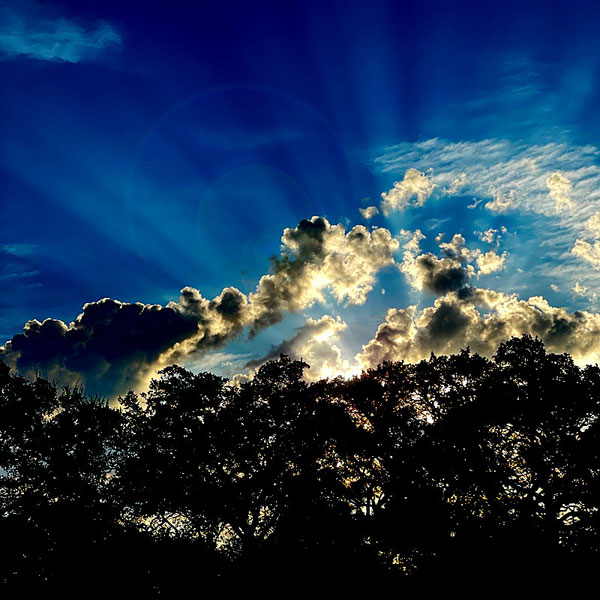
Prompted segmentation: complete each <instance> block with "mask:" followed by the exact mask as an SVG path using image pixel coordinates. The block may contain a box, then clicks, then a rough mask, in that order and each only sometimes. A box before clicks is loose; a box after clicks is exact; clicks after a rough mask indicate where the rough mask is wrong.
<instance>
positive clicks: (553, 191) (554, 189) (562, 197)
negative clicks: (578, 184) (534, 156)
mask: <svg viewBox="0 0 600 600" xmlns="http://www.w3.org/2000/svg"><path fill="white" fill-rule="evenodd" d="M546 185H547V186H548V191H549V193H550V197H551V198H552V199H553V200H554V201H555V202H556V212H557V213H559V212H561V211H562V210H563V207H566V208H569V209H572V208H573V201H572V200H571V198H570V197H569V195H570V193H571V189H572V187H573V186H572V185H571V182H570V181H569V179H568V178H567V177H565V175H564V174H563V173H561V172H560V171H555V172H554V173H552V175H550V176H549V177H548V179H546Z"/></svg>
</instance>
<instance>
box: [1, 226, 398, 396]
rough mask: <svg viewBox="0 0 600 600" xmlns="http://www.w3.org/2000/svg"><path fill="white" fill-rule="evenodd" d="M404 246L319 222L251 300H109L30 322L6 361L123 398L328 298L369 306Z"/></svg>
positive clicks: (240, 296) (191, 293)
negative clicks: (68, 319)
mask: <svg viewBox="0 0 600 600" xmlns="http://www.w3.org/2000/svg"><path fill="white" fill-rule="evenodd" d="M398 246H399V243H398V241H397V240H395V239H393V238H392V236H391V234H390V232H389V231H388V230H387V229H380V228H374V229H373V230H372V231H369V230H367V229H366V228H365V227H363V226H362V225H357V226H356V227H354V228H352V229H351V230H350V231H349V232H347V233H346V230H345V228H344V227H343V226H342V225H331V224H330V223H329V222H328V221H327V220H326V219H323V218H321V217H313V218H312V219H310V220H303V221H301V222H300V223H299V225H298V226H297V227H296V228H288V229H285V230H284V232H283V236H282V249H281V253H280V255H279V256H278V257H276V258H273V259H272V273H269V274H267V275H264V276H263V277H262V278H261V279H260V281H259V282H258V285H257V287H256V290H255V291H254V292H253V293H251V294H249V295H246V294H244V293H242V292H241V291H240V290H238V289H236V288H234V287H227V288H225V289H224V290H223V291H222V292H221V294H219V295H218V296H216V297H215V298H213V299H212V300H209V299H207V298H205V297H203V296H202V294H201V293H200V292H199V291H198V290H197V289H195V288H192V287H185V288H183V290H182V291H181V295H180V298H179V300H178V301H177V302H170V303H169V304H167V306H159V305H148V304H142V303H135V304H130V303H124V302H119V301H118V300H111V299H109V298H105V299H103V300H99V301H98V302H91V303H88V304H86V305H84V307H83V312H82V313H81V314H80V315H79V316H78V317H77V318H76V319H75V321H73V322H72V323H70V324H66V323H64V322H63V321H60V320H57V319H46V320H45V321H43V322H41V323H40V322H39V321H37V320H32V321H29V322H28V323H26V325H25V327H24V329H23V332H22V333H21V334H18V335H15V336H13V338H12V339H11V340H10V341H8V342H7V343H6V344H5V345H4V346H2V347H0V358H2V359H3V360H5V361H6V362H7V363H8V364H10V365H11V366H13V367H15V368H16V369H17V370H18V371H20V372H21V373H23V374H25V375H29V376H33V375H34V374H35V373H36V372H38V371H39V372H41V373H42V374H43V375H44V376H45V377H50V378H54V379H56V380H58V381H59V382H60V383H69V384H73V383H77V384H82V385H85V386H86V388H87V389H88V391H92V392H97V391H101V392H103V393H118V392H122V391H124V390H126V389H127V388H128V387H134V388H135V387H137V386H138V385H140V384H142V383H143V382H145V381H146V380H147V378H148V376H149V375H151V374H153V373H154V371H155V370H156V369H157V368H160V367H162V366H166V365H168V364H172V363H174V362H186V361H190V360H195V359H197V358H198V357H200V356H202V355H203V354H205V353H206V352H209V351H213V350H215V349H218V348H220V347H222V346H224V345H225V344H227V342H229V341H230V340H232V339H235V338H237V337H239V336H240V335H241V334H242V333H243V332H244V330H246V329H247V330H248V331H249V332H250V334H251V335H255V334H256V333H258V332H259V331H260V330H262V329H263V328H265V327H268V326H270V325H273V324H275V323H278V322H279V321H281V320H282V319H283V318H284V316H285V314H286V313H288V312H297V311H300V310H303V309H305V308H307V307H310V306H312V305H313V304H314V303H315V302H317V301H319V302H325V300H326V297H325V292H326V291H329V293H331V295H332V296H333V298H334V299H335V300H336V301H337V302H346V303H347V304H362V303H364V302H365V300H366V296H367V294H368V293H369V292H370V291H371V289H372V287H373V285H374V283H375V277H376V275H377V272H378V271H379V270H380V269H382V268H383V267H385V266H387V265H391V264H393V263H394V259H393V252H394V251H395V250H396V249H397V248H398ZM315 352H316V351H315Z"/></svg>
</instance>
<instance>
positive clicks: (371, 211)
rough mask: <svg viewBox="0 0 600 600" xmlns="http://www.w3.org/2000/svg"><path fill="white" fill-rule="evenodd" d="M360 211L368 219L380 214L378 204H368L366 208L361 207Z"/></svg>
mask: <svg viewBox="0 0 600 600" xmlns="http://www.w3.org/2000/svg"><path fill="white" fill-rule="evenodd" d="M358 212H360V214H361V215H362V218H363V219H366V220H367V221H368V220H370V219H372V218H373V217H374V216H375V215H378V214H379V209H378V208H377V207H376V206H367V207H366V208H359V209H358Z"/></svg>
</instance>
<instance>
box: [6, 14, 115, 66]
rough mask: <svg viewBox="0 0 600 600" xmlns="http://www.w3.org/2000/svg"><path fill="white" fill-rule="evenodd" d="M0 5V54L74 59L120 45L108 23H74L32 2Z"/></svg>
mask: <svg viewBox="0 0 600 600" xmlns="http://www.w3.org/2000/svg"><path fill="white" fill-rule="evenodd" d="M17 6H18V9H16V8H14V7H12V6H10V5H9V6H2V7H0V23H1V24H0V57H3V58H4V59H8V58H15V57H19V56H24V57H27V58H33V59H37V60H46V61H58V62H69V63H77V62H81V61H89V60H94V59H95V58H97V57H98V56H99V55H100V54H101V53H102V52H104V51H106V50H107V49H108V48H111V47H117V46H120V45H121V43H122V39H121V36H120V35H119V34H118V33H117V31H116V30H115V29H114V28H113V27H112V26H111V25H109V24H108V23H106V22H104V21H98V22H96V23H94V24H78V23H76V22H75V21H74V20H70V19H66V18H64V17H51V16H48V15H47V14H45V13H47V11H45V10H44V9H43V7H42V5H38V4H35V3H33V2H22V3H19V4H17Z"/></svg>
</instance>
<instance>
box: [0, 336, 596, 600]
mask: <svg viewBox="0 0 600 600" xmlns="http://www.w3.org/2000/svg"><path fill="white" fill-rule="evenodd" d="M307 366H308V365H306V364H305V363H303V362H301V361H294V360H291V359H290V358H288V357H285V356H281V357H280V358H279V359H277V360H274V361H270V362H269V363H267V364H265V365H264V366H263V367H261V368H260V369H259V371H258V372H257V374H256V375H255V377H254V378H253V379H252V380H250V381H247V382H245V383H242V384H241V385H238V386H236V385H232V384H231V383H230V382H228V381H227V380H225V379H223V378H220V377H217V376H215V375H212V374H210V373H200V374H197V375H195V374H193V373H190V372H189V371H186V370H185V369H182V368H181V367H177V366H173V367H168V368H167V369H164V370H163V371H161V373H160V376H159V378H158V379H155V380H153V381H152V382H151V384H150V387H149V390H148V391H147V392H146V393H143V394H141V395H137V394H135V393H134V392H129V393H128V394H127V395H126V396H125V397H122V398H120V399H119V402H118V403H117V404H115V405H114V406H111V405H110V404H109V403H108V402H107V401H105V400H102V399H99V398H89V397H86V396H85V395H84V394H83V391H82V390H81V389H78V388H74V389H69V388H64V389H62V390H58V389H57V388H56V386H55V385H54V384H52V383H50V382H48V381H45V380H42V379H37V380H35V381H28V380H26V379H24V378H22V377H20V376H19V375H16V374H14V373H11V372H10V371H9V369H8V368H7V367H6V366H5V365H3V364H0V514H1V521H0V523H1V527H2V533H3V539H4V540H5V543H4V544H3V548H2V560H1V561H0V582H1V583H2V585H3V587H4V589H6V590H8V591H13V592H16V590H18V591H19V593H20V594H22V592H23V590H26V589H29V590H32V589H33V590H37V589H39V590H42V589H44V590H45V589H56V590H61V592H62V593H63V595H64V594H65V592H68V590H69V589H72V590H75V589H77V586H80V585H89V581H94V582H95V584H94V585H95V588H96V590H98V591H99V590H102V589H104V588H105V590H106V592H109V591H110V589H111V582H113V583H114V581H115V580H118V581H119V582H120V583H119V585H120V589H121V590H125V591H127V590H131V591H135V593H136V594H139V593H140V592H143V593H144V594H146V595H148V596H150V597H154V596H158V595H167V596H171V595H174V594H176V593H182V592H183V591H185V590H189V589H193V588H196V587H197V586H198V585H200V584H199V578H201V579H202V585H206V584H207V583H208V582H212V583H219V582H223V584H225V582H226V585H228V586H230V587H231V586H232V585H236V584H239V585H242V582H243V585H245V586H248V585H250V583H249V582H251V581H252V580H254V579H255V578H256V576H257V574H258V573H260V578H261V580H262V581H268V582H270V583H271V584H273V585H276V584H289V583H290V582H292V581H302V580H304V581H306V580H307V579H308V580H311V581H317V580H318V581H323V579H329V581H330V582H331V583H335V582H336V581H337V582H338V583H339V582H345V583H346V584H351V582H354V581H357V577H358V576H359V574H360V581H366V580H370V579H372V578H373V577H377V578H380V579H381V580H394V581H395V582H396V583H397V584H398V585H400V584H407V583H408V582H414V581H419V580H422V579H423V580H424V579H426V578H430V577H433V576H435V577H437V578H438V579H439V580H441V581H447V580H449V578H454V579H455V578H456V577H469V580H470V581H472V582H475V581H485V580H486V579H488V578H490V577H499V576H500V577H502V578H503V579H505V580H506V579H507V578H509V579H510V578H512V577H514V578H515V579H516V578H518V577H523V576H524V575H525V576H527V577H529V578H530V579H533V578H535V577H542V576H544V577H548V574H549V573H553V574H554V576H557V574H559V573H562V574H564V575H568V576H569V577H572V576H574V575H579V576H581V575H583V574H585V573H586V572H588V570H590V569H591V568H592V565H594V564H595V563H596V562H597V559H598V550H599V548H600V544H599V539H598V519H599V511H598V508H599V500H600V494H599V472H600V452H599V449H600V445H599V435H600V422H599V419H598V416H599V414H600V406H599V403H600V394H599V392H600V369H598V367H595V366H594V367H592V366H588V367H586V368H585V369H581V368H579V367H577V366H576V365H575V364H574V363H573V361H572V360H571V358H570V357H569V356H568V355H564V354H563V355H555V354H549V353H547V352H546V351H545V348H544V346H543V344H542V343H541V342H540V341H539V340H537V339H533V338H531V337H529V336H523V337H521V338H513V339H512V340H510V341H508V342H506V343H505V344H502V345H501V346H500V347H499V349H498V351H497V352H496V354H495V356H494V357H493V359H491V360H489V359H486V358H484V357H481V356H479V355H477V354H471V353H470V352H469V351H468V350H464V351H462V352H461V353H459V354H457V355H453V356H439V357H436V356H433V355H432V356H431V358H430V359H429V360H427V361H422V362H421V363H419V364H404V363H389V362H386V363H383V364H381V365H379V366H378V367H377V368H376V369H371V370H369V371H367V372H364V373H363V374H362V375H361V376H360V377H355V378H354V379H350V380H343V379H341V378H337V379H334V380H324V381H319V382H316V383H311V384H309V383H307V382H305V380H304V379H303V370H304V369H305V368H306V367H307ZM86 582H87V583H86ZM103 586H104V587H103Z"/></svg>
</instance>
